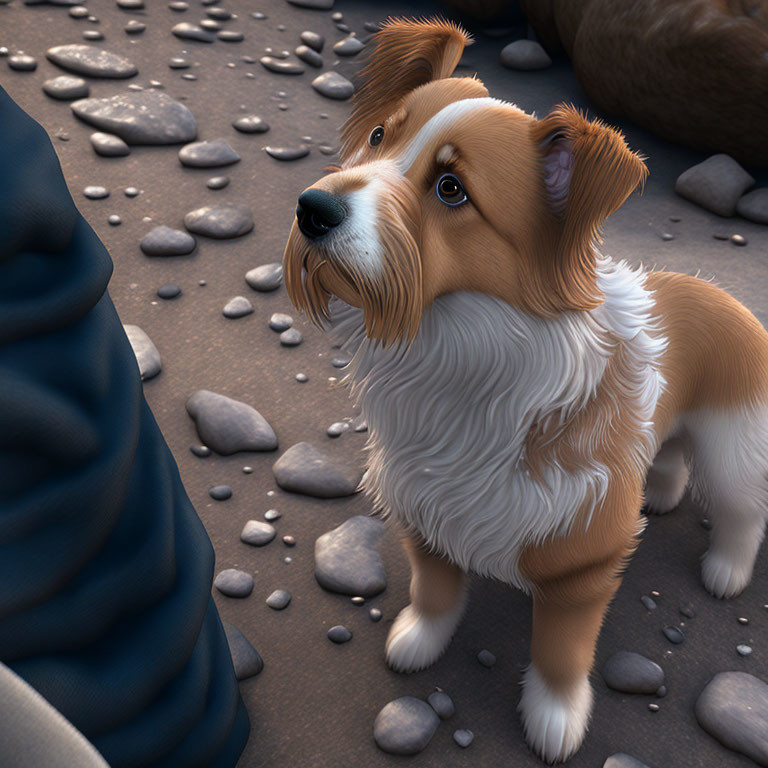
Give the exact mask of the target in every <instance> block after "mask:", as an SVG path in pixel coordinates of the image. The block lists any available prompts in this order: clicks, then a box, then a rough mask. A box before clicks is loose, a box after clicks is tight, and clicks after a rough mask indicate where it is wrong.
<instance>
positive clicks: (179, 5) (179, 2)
mask: <svg viewBox="0 0 768 768" xmlns="http://www.w3.org/2000/svg"><path fill="white" fill-rule="evenodd" d="M168 7H169V8H170V9H171V10H172V11H178V12H179V13H181V12H182V11H188V10H189V3H187V2H184V0H173V2H171V3H168Z"/></svg>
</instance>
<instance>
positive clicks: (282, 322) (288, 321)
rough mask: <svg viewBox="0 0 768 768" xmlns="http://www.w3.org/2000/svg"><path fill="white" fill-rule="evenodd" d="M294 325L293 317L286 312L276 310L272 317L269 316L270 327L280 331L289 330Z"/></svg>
mask: <svg viewBox="0 0 768 768" xmlns="http://www.w3.org/2000/svg"><path fill="white" fill-rule="evenodd" d="M292 325H293V318H292V317H291V316H290V315H286V314H285V313H284V312H275V313H274V314H273V315H272V317H270V318H269V327H270V328H271V329H272V330H273V331H277V332H278V333H282V332H283V331H287V330H288V329H289V328H290V327H291V326H292Z"/></svg>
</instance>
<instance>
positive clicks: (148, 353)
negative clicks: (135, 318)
mask: <svg viewBox="0 0 768 768" xmlns="http://www.w3.org/2000/svg"><path fill="white" fill-rule="evenodd" d="M123 330H124V331H125V335H126V336H127V337H128V341H129V342H130V343H131V347H132V348H133V354H134V355H135V356H136V363H137V364H138V366H139V375H140V376H141V380H142V381H147V379H151V378H153V377H154V376H157V374H158V373H160V371H161V370H162V368H163V364H162V361H161V360H160V353H159V352H158V351H157V347H156V346H155V345H154V344H153V342H152V339H150V338H149V336H147V334H146V333H145V332H144V331H143V330H142V329H141V328H139V326H138V325H124V326H123Z"/></svg>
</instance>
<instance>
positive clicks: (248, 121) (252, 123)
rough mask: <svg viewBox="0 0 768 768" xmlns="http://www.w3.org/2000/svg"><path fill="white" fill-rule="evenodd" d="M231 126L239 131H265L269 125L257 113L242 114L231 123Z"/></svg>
mask: <svg viewBox="0 0 768 768" xmlns="http://www.w3.org/2000/svg"><path fill="white" fill-rule="evenodd" d="M232 127H233V128H234V129H235V130H236V131H240V133H266V132H267V131H268V130H269V125H268V124H267V123H266V122H265V121H264V120H262V119H261V118H260V117H259V116H258V115H243V116H242V117H238V118H237V120H235V121H234V122H233V123H232Z"/></svg>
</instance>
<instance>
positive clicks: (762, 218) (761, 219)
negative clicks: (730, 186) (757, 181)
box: [736, 187, 768, 224]
mask: <svg viewBox="0 0 768 768" xmlns="http://www.w3.org/2000/svg"><path fill="white" fill-rule="evenodd" d="M736 213H738V214H739V216H743V217H744V218H745V219H749V220H750V221H754V222H757V223H758V224H768V187H760V189H753V190H752V191H751V192H748V193H747V194H746V195H744V196H743V197H740V198H739V202H738V203H736Z"/></svg>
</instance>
